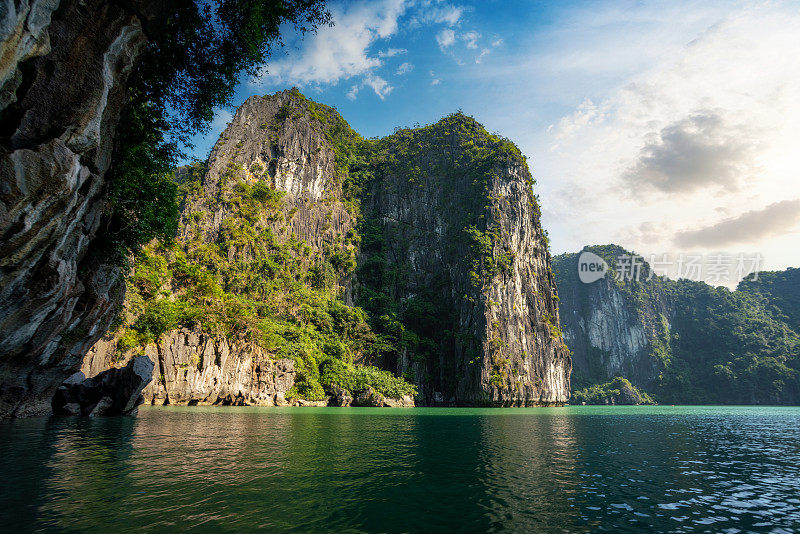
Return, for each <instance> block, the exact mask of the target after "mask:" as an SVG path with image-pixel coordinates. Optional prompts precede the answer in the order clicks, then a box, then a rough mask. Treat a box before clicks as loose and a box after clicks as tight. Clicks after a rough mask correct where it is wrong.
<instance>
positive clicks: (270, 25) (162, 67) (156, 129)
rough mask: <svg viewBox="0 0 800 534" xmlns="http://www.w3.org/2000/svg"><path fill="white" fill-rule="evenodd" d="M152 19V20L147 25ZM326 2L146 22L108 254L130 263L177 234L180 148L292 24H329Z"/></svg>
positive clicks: (173, 9) (186, 0) (178, 9)
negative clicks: (131, 256) (175, 174)
mask: <svg viewBox="0 0 800 534" xmlns="http://www.w3.org/2000/svg"><path fill="white" fill-rule="evenodd" d="M145 20H146V18H143V19H142V21H143V22H144V21H145ZM330 20H331V17H330V13H328V12H327V11H326V10H325V5H324V2H323V1H322V0H283V1H281V2H268V1H264V0H245V1H230V0H226V1H221V2H206V3H198V2H195V1H193V0H178V1H176V2H165V3H164V4H163V5H162V6H160V7H159V9H158V14H157V16H155V17H153V18H152V19H150V20H149V22H147V24H146V25H145V28H144V32H145V34H146V35H147V38H148V41H147V45H146V49H145V50H144V52H143V53H142V55H141V57H140V59H139V60H138V61H137V62H136V64H135V65H134V68H133V72H132V73H131V75H130V80H131V83H130V84H129V85H130V87H129V88H128V97H129V102H128V104H127V106H125V108H124V110H123V114H122V117H121V120H120V127H119V131H118V132H117V135H116V139H117V141H116V145H115V148H114V154H113V161H112V165H111V169H110V171H109V175H108V180H109V184H110V186H109V200H110V205H111V208H112V209H111V213H110V221H109V224H108V230H107V232H106V236H105V244H104V247H105V248H106V251H107V252H108V253H112V254H116V255H117V257H118V258H120V259H122V258H124V257H125V256H126V255H127V254H128V253H129V252H136V251H137V250H139V248H141V247H142V246H143V245H144V244H145V243H147V242H148V241H150V240H151V239H153V238H155V237H161V238H169V237H171V236H172V235H174V233H175V227H176V224H177V217H178V209H177V206H176V197H175V188H174V184H172V182H171V181H170V178H169V177H170V174H171V169H172V168H173V167H174V166H175V164H176V162H177V160H178V158H179V157H180V156H181V146H182V145H188V144H189V138H190V136H191V135H192V134H194V133H195V132H198V131H201V132H202V131H206V130H207V129H208V126H209V124H210V123H211V120H212V119H213V117H214V109H215V108H218V107H224V106H227V105H229V104H230V100H231V98H232V96H233V92H234V88H235V86H236V84H237V83H238V81H239V75H240V74H241V73H242V72H246V73H248V74H251V75H255V74H256V73H257V71H258V69H259V68H261V67H262V66H263V65H264V63H265V62H266V60H267V58H268V57H269V56H270V54H271V52H272V49H273V47H274V46H275V45H276V44H280V43H281V41H280V32H281V30H282V29H284V28H285V27H286V25H293V26H294V27H295V29H297V30H299V31H301V32H305V31H314V30H316V28H317V27H318V26H320V25H324V24H328V23H330Z"/></svg>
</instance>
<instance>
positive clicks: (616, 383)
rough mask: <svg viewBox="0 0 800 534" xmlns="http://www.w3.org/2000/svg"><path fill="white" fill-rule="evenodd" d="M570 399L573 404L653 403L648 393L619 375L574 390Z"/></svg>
mask: <svg viewBox="0 0 800 534" xmlns="http://www.w3.org/2000/svg"><path fill="white" fill-rule="evenodd" d="M571 401H572V403H573V404H655V402H654V401H653V399H652V397H650V395H648V394H647V393H645V392H644V391H642V390H641V389H639V388H637V387H636V386H634V385H633V384H631V382H630V380H628V379H627V378H622V377H619V376H618V377H616V378H614V379H613V380H612V381H610V382H606V383H604V384H594V385H592V386H589V387H587V388H583V389H578V390H576V391H574V392H573V393H572V398H571Z"/></svg>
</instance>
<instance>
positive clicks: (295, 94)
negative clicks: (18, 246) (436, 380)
mask: <svg viewBox="0 0 800 534" xmlns="http://www.w3.org/2000/svg"><path fill="white" fill-rule="evenodd" d="M282 95H283V96H281V98H282V100H281V102H282V104H281V105H280V107H279V108H278V110H277V113H274V112H273V113H274V115H272V116H270V117H274V118H270V119H268V120H267V122H265V123H264V124H261V125H259V132H263V134H261V135H265V136H266V140H267V142H268V143H269V144H270V146H271V148H270V150H271V153H273V154H278V153H280V152H279V151H280V150H281V149H279V148H278V141H279V139H278V136H279V135H280V132H285V131H286V130H285V128H284V126H286V125H289V127H290V130H291V131H294V130H292V129H293V128H295V127H296V125H302V132H304V133H303V135H309V134H310V133H311V132H316V134H321V135H322V137H323V138H324V140H326V141H327V143H328V144H329V146H330V147H331V148H332V150H333V155H334V176H330V177H326V178H327V180H328V181H327V183H326V186H325V187H326V190H325V192H324V194H323V197H322V199H321V200H318V201H310V200H308V199H306V200H303V199H293V200H292V202H291V203H287V202H285V199H284V198H283V196H284V194H283V193H282V192H281V191H279V190H277V189H276V188H275V185H274V183H273V182H272V181H273V180H274V176H272V175H271V174H270V173H274V170H272V171H271V170H269V169H268V168H267V167H269V166H270V165H273V161H274V159H275V158H274V157H273V160H271V161H270V162H268V163H267V164H262V163H259V162H252V163H247V164H244V163H243V164H242V165H238V164H235V163H233V161H234V160H235V158H236V157H237V154H238V153H239V151H240V149H241V146H242V143H241V142H239V143H238V144H237V145H236V146H234V147H232V150H231V149H227V148H226V149H225V152H224V154H225V156H221V157H224V158H229V160H228V162H227V167H226V168H224V171H223V172H222V173H221V175H220V177H219V180H218V183H217V184H211V186H210V187H211V189H209V184H205V183H204V182H203V180H204V179H205V178H204V177H205V176H206V174H207V169H206V167H205V166H204V165H201V164H195V165H194V166H191V167H188V168H182V169H180V170H179V171H177V172H176V174H175V176H174V178H173V179H172V181H171V184H173V187H176V188H177V189H178V191H179V198H180V199H181V200H180V204H181V206H182V208H181V209H182V210H183V214H182V219H181V221H182V222H181V231H180V237H179V238H177V239H175V240H174V241H173V240H169V239H160V240H156V241H153V242H152V243H150V244H148V245H147V246H146V247H144V249H143V250H142V251H141V252H140V253H139V254H138V255H137V256H136V260H135V265H134V269H133V272H132V275H131V280H130V284H129V292H128V298H127V305H126V311H127V314H126V316H125V317H124V318H123V320H122V321H121V323H122V324H121V325H120V328H121V330H120V332H119V334H118V335H119V336H120V337H119V339H120V342H119V345H118V349H119V350H120V355H123V354H128V353H129V352H130V351H140V350H143V348H144V347H145V346H146V345H147V344H149V343H153V342H157V341H158V339H159V336H161V335H162V334H164V333H165V332H168V331H170V330H174V329H177V328H181V327H188V328H194V329H200V330H202V331H203V332H204V333H207V334H210V335H212V336H218V337H225V338H227V339H231V340H238V341H240V342H241V343H254V344H257V345H258V346H260V347H261V348H262V349H264V350H265V351H266V352H267V353H268V354H269V355H270V356H271V357H275V358H291V359H293V360H294V361H295V362H296V366H295V368H296V369H297V380H296V383H295V387H294V388H293V389H292V391H291V392H290V396H295V397H299V398H303V399H308V400H318V399H321V398H323V397H324V396H325V395H329V394H335V393H336V391H337V390H338V389H339V388H343V389H345V390H347V391H349V392H350V393H352V394H357V393H359V392H360V391H363V390H364V389H366V388H367V387H372V388H373V389H374V390H375V391H377V392H378V393H381V394H383V395H384V396H387V397H401V396H404V395H414V394H416V389H415V388H414V387H413V386H412V385H411V384H410V383H409V381H410V382H417V383H419V382H420V380H422V381H424V380H425V379H426V377H415V376H414V373H413V370H411V369H409V370H408V371H407V372H406V373H405V374H404V377H396V376H394V374H393V373H391V372H388V371H385V370H382V369H381V368H383V369H387V368H388V369H396V368H398V365H397V362H398V361H399V359H400V358H401V356H402V355H404V354H408V355H409V356H410V357H411V358H413V361H414V362H420V363H422V362H426V361H429V360H430V361H433V360H434V359H435V358H438V357H439V355H440V354H441V353H442V352H443V351H445V352H447V351H450V352H453V351H454V350H455V347H456V346H457V345H458V346H460V347H466V348H467V352H468V356H469V355H470V354H471V356H469V357H470V358H473V359H475V356H476V355H477V353H478V350H479V348H480V345H479V344H480V343H481V341H482V340H480V339H478V338H477V337H475V339H466V338H464V336H463V335H462V334H459V333H458V329H459V326H458V322H459V317H458V311H457V308H456V306H454V303H453V299H455V300H456V301H459V302H460V301H461V300H465V301H467V302H473V301H474V299H475V298H476V297H475V296H476V295H477V294H478V291H479V290H480V289H481V287H482V286H483V285H484V284H487V283H489V281H490V280H491V279H492V278H494V277H497V276H501V275H503V274H504V273H506V272H508V270H509V269H510V268H511V267H512V265H513V262H514V261H515V258H514V254H513V253H512V252H511V251H510V250H508V248H506V247H507V245H505V246H501V245H499V244H498V243H499V242H501V237H502V236H501V234H500V229H499V227H498V226H496V225H495V226H493V225H492V224H490V223H488V222H487V221H491V220H497V218H496V217H494V215H496V212H498V211H499V210H502V209H504V205H503V202H506V203H507V202H508V201H507V200H504V199H502V198H495V197H493V196H492V195H491V194H490V191H491V190H492V188H493V187H496V183H495V182H496V181H497V180H499V174H498V173H499V172H500V171H501V170H502V169H503V168H505V166H509V165H514V166H519V167H520V168H522V169H527V166H526V163H525V159H524V158H523V157H522V155H521V154H520V152H519V150H518V149H517V148H516V147H515V146H514V145H513V144H512V143H511V142H509V141H508V140H506V139H504V138H501V137H499V136H496V135H492V134H489V133H488V132H486V130H485V129H484V128H483V127H482V126H481V125H480V124H478V123H477V122H476V121H475V120H474V119H472V118H471V117H468V116H466V115H464V114H462V113H455V114H452V115H450V116H448V117H445V118H444V119H442V120H441V121H439V122H438V123H436V124H433V125H429V126H425V127H423V128H417V129H413V130H412V129H399V130H397V131H396V132H395V133H394V134H393V135H391V136H388V137H386V138H383V139H373V140H370V139H364V138H362V137H361V136H359V135H358V134H357V133H356V132H354V131H353V130H352V129H351V128H350V126H349V125H348V124H347V123H346V122H345V121H344V119H342V117H341V116H340V115H339V113H338V112H337V111H336V110H335V109H334V108H331V107H328V106H325V105H322V104H318V103H315V102H313V101H311V100H308V99H306V98H305V97H304V96H303V95H302V94H300V92H299V91H297V90H296V89H293V90H291V91H288V92H284V93H282ZM227 142H228V141H227V138H225V137H223V138H222V139H221V145H220V146H224V145H225V143H227ZM309 150H311V152H312V153H314V154H319V153H320V150H322V149H321V148H315V147H314V146H311V147H310V148H309ZM314 151H316V152H314ZM220 154H223V152H220ZM220 161H224V160H220ZM244 167H247V168H244ZM526 174H528V173H527V171H526ZM423 178H425V179H428V180H439V181H441V184H442V187H443V190H444V193H445V194H446V195H450V194H452V193H454V192H455V189H454V188H455V187H457V184H461V185H458V187H466V188H467V190H466V191H460V192H459V198H461V199H462V201H463V202H462V203H461V204H459V205H454V206H452V207H451V208H452V209H453V210H454V211H453V212H454V213H455V214H457V221H456V224H452V225H449V227H448V230H447V231H448V232H450V233H452V235H450V234H448V237H450V239H449V240H448V241H447V243H448V244H447V246H448V247H450V250H447V251H444V252H443V253H446V254H448V255H450V256H452V257H453V258H456V261H458V262H462V263H463V264H464V265H463V272H464V273H470V271H471V273H470V274H469V275H468V276H465V277H463V280H464V283H463V284H462V285H461V286H459V287H455V288H451V287H450V284H451V281H450V279H449V278H448V276H449V274H448V273H446V272H442V273H438V274H437V273H428V274H426V275H425V276H426V277H427V278H426V280H425V283H424V284H423V285H421V286H420V287H416V288H415V290H414V292H413V294H412V295H408V294H404V292H403V288H404V287H406V285H407V283H408V279H409V276H411V268H410V266H409V265H406V264H404V263H403V262H400V261H398V259H397V251H394V250H391V251H390V246H389V245H392V246H397V245H398V243H401V242H402V241H403V239H404V237H403V236H402V235H396V234H393V233H392V230H391V229H389V228H387V226H386V225H385V224H384V223H383V222H382V220H381V219H380V216H379V214H377V213H376V212H375V210H374V206H372V205H371V201H372V199H373V198H374V197H375V195H377V194H383V193H385V192H386V191H387V190H389V189H390V187H389V186H387V185H386V184H387V183H398V181H399V183H400V184H401V185H399V186H398V187H404V188H410V189H411V190H414V189H420V190H421V188H423V187H424V186H425V183H424V181H423ZM437 183H438V182H437ZM464 184H466V186H465V185H464ZM532 185H533V181H532V180H528V181H527V183H526V184H524V187H525V188H526V194H527V195H528V198H529V204H530V205H531V206H533V210H532V211H533V213H534V214H535V216H536V217H538V213H539V211H538V206H537V204H536V200H535V197H534V195H533V193H532V191H531V190H530V189H531V187H532ZM209 191H212V192H213V193H209ZM298 201H299V202H301V203H300V204H297V202H298ZM303 202H305V203H303ZM199 206H205V208H200V207H199ZM337 206H339V207H337ZM341 206H344V208H346V212H347V215H348V217H349V218H350V220H351V221H352V223H348V225H347V226H345V227H344V229H343V230H342V231H341V232H338V231H337V232H332V233H330V234H329V233H325V237H324V238H323V239H321V240H320V239H317V241H318V242H317V243H315V244H314V246H312V244H310V243H307V242H305V241H303V240H301V239H299V238H298V237H297V235H295V233H294V229H293V228H294V227H293V225H292V220H293V217H298V216H301V215H302V216H303V217H312V218H313V217H314V216H316V215H314V213H321V212H323V213H324V212H325V211H328V212H327V217H328V223H325V225H324V228H323V230H322V231H323V232H327V230H326V229H327V228H328V227H329V226H330V223H331V222H332V221H331V217H332V214H333V213H334V210H336V209H339V210H340V211H341ZM298 207H299V208H300V210H301V212H300V214H298ZM304 210H305V211H304ZM211 211H213V212H215V213H222V214H224V215H223V216H222V217H221V219H219V220H217V222H214V221H212V220H211V219H212V218H213V217H211V215H210V214H209V212H211ZM348 217H345V219H347V218H348ZM448 217H451V214H448ZM303 220H306V219H303ZM337 220H338V219H337ZM304 224H306V223H304ZM337 224H341V223H337ZM213 225H218V230H214V229H213V228H214V226H213ZM209 228H212V229H211V230H209ZM208 236H214V237H213V239H212V240H209V238H208ZM390 255H391V256H392V257H390ZM352 281H355V284H354V287H355V289H354V297H355V298H354V299H353V300H355V302H354V304H355V305H348V304H345V298H344V291H345V288H346V287H347V286H348V285H349V284H351V283H352ZM348 302H349V301H348ZM550 324H551V331H552V335H553V336H555V337H558V336H560V332H559V331H558V329H557V328H556V327H555V326H553V325H552V322H551V323H550ZM473 337H474V336H473ZM498 358H499V356H498ZM475 361H477V359H475ZM372 365H375V366H377V367H373V366H372ZM497 365H498V366H500V367H498V368H497V369H496V372H497V373H498V374H499V375H498V376H500V374H502V376H505V373H506V372H507V370H506V369H505V368H504V367H503V366H502V365H501V362H500V360H498V363H497ZM501 367H502V368H501ZM476 369H477V367H476Z"/></svg>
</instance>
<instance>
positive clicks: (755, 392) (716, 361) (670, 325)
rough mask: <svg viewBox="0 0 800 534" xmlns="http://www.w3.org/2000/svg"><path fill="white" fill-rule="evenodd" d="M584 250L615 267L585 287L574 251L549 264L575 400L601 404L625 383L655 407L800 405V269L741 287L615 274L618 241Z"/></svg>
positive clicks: (644, 270)
mask: <svg viewBox="0 0 800 534" xmlns="http://www.w3.org/2000/svg"><path fill="white" fill-rule="evenodd" d="M584 250H586V251H589V252H592V253H594V254H597V255H598V256H600V257H602V258H604V259H605V261H606V262H607V263H608V264H609V265H610V267H611V270H610V272H609V273H607V274H606V275H605V277H603V278H601V279H599V280H597V281H594V282H592V283H588V284H584V283H582V282H581V281H580V280H579V277H578V256H579V254H578V253H575V254H562V255H559V256H556V257H555V258H554V259H553V270H554V272H555V274H556V281H557V284H558V288H559V296H560V298H561V301H560V307H559V311H560V313H561V320H562V324H563V328H564V338H565V340H566V342H567V345H568V346H569V347H570V349H571V351H572V359H573V362H574V366H575V367H574V370H573V377H572V384H573V388H574V389H575V390H576V398H578V399H589V398H593V399H595V400H599V401H600V402H603V399H604V398H609V392H610V391H611V390H614V389H618V388H616V387H615V386H614V383H615V382H614V380H612V379H613V378H614V377H622V378H627V379H629V380H630V381H631V383H633V385H634V386H638V387H639V388H641V389H642V390H644V391H646V392H648V393H650V394H651V395H652V396H653V397H654V399H655V400H656V401H658V402H663V403H672V404H795V403H797V402H799V401H800V321H799V319H800V312H799V310H800V269H787V270H786V271H781V272H760V273H758V276H757V277H755V279H753V277H752V276H751V277H749V278H747V279H745V280H743V281H742V282H740V283H739V285H738V287H737V289H736V290H735V291H731V290H729V289H728V288H727V287H712V286H710V285H708V284H706V283H704V282H700V281H692V280H670V279H667V278H664V277H660V276H650V266H649V265H648V264H647V262H646V261H644V260H643V259H642V258H641V257H639V258H638V263H640V265H641V266H642V267H641V270H640V272H639V275H640V277H639V280H638V281H635V280H630V279H627V280H619V279H617V278H615V277H612V274H613V272H614V271H615V267H616V264H617V259H618V258H619V257H621V256H622V257H632V256H635V254H633V253H631V252H629V251H626V250H625V249H623V248H622V247H619V246H616V245H604V246H591V247H585V248H584Z"/></svg>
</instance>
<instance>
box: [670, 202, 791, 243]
mask: <svg viewBox="0 0 800 534" xmlns="http://www.w3.org/2000/svg"><path fill="white" fill-rule="evenodd" d="M797 223H800V199H796V200H783V201H781V202H776V203H774V204H770V205H769V206H766V207H765V208H763V209H760V210H752V211H748V212H746V213H743V214H741V215H739V216H738V217H732V218H729V219H725V220H723V221H720V222H718V223H716V224H713V225H711V226H706V227H704V228H700V229H697V230H686V231H682V232H678V233H677V234H676V235H675V244H677V245H678V246H679V247H682V248H692V247H701V248H706V249H711V248H715V247H726V246H730V245H737V244H747V245H752V244H753V243H758V242H759V241H760V240H762V239H764V238H767V237H774V236H776V235H782V234H785V233H787V232H790V231H792V230H793V229H794V228H795V226H796V225H797Z"/></svg>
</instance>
